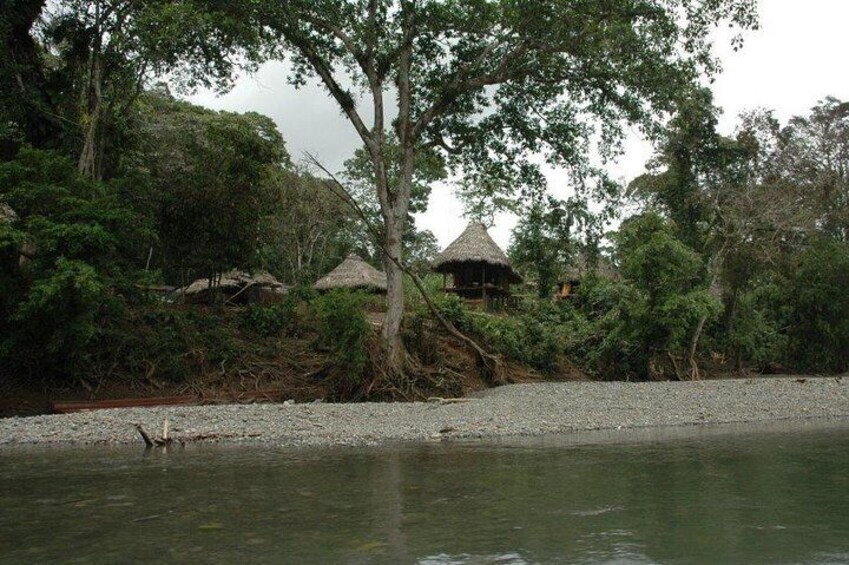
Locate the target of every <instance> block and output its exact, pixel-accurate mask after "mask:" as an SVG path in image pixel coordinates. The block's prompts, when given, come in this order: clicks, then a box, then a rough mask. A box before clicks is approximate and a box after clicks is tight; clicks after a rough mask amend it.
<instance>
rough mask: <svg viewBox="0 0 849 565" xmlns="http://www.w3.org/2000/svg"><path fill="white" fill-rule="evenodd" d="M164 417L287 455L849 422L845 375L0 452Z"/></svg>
mask: <svg viewBox="0 0 849 565" xmlns="http://www.w3.org/2000/svg"><path fill="white" fill-rule="evenodd" d="M166 417H167V419H168V422H169V427H170V432H171V435H172V437H173V438H174V439H175V440H180V439H188V440H190V441H201V442H218V443H244V442H253V443H261V444H265V445H273V446H281V447H300V446H321V447H332V446H373V445H382V444H390V443H398V442H411V441H439V440H452V439H455V440H456V439H461V440H462V439H478V438H479V439H498V438H510V437H531V436H542V435H548V434H568V433H571V432H579V431H589V430H620V429H631V428H659V427H668V426H694V425H704V424H731V423H738V424H739V423H767V422H779V421H786V420H809V419H814V418H816V419H835V420H849V377H846V378H842V377H831V376H830V377H810V376H792V377H764V378H751V379H730V380H708V381H694V382H693V381H691V382H651V383H622V382H566V383H533V384H517V385H507V386H503V387H499V388H495V389H491V390H488V391H485V392H483V393H479V394H478V395H476V396H475V397H471V398H468V399H462V401H458V402H446V401H434V402H413V403H361V404H330V403H310V404H288V403H283V404H249V405H209V406H169V407H161V408H125V409H114V410H98V411H92V412H80V413H76V414H65V415H49V416H32V417H24V418H20V417H18V418H6V419H0V447H3V446H22V445H50V444H54V445H73V444H131V443H138V444H140V445H142V440H141V438H140V437H139V435H138V432H137V431H136V429H135V424H136V423H140V424H142V425H144V427H145V428H147V430H149V431H150V432H152V433H153V432H156V431H157V430H159V429H160V427H161V425H162V421H163V420H164V419H165V418H166Z"/></svg>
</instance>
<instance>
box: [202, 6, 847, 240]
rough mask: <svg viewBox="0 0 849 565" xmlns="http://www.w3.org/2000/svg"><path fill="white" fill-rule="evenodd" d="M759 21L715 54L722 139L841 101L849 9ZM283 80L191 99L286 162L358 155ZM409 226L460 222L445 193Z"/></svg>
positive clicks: (783, 11)
mask: <svg viewBox="0 0 849 565" xmlns="http://www.w3.org/2000/svg"><path fill="white" fill-rule="evenodd" d="M760 15H761V22H760V24H761V25H760V29H759V30H758V31H755V32H750V33H748V34H747V35H746V43H745V46H744V47H743V50H742V51H739V52H736V53H735V52H734V51H733V50H732V49H731V47H730V44H729V43H728V41H727V40H720V41H719V42H718V43H717V45H716V53H717V54H718V55H719V56H720V58H721V60H722V63H723V68H724V70H723V72H722V74H720V75H719V76H718V77H716V81H715V82H714V84H713V90H714V96H715V103H716V104H717V105H718V106H719V107H721V108H723V109H724V115H723V117H722V119H721V120H720V130H721V131H722V132H723V133H726V134H731V133H732V132H733V130H734V126H735V123H736V117H737V116H738V115H739V114H740V113H741V112H742V111H745V110H749V109H752V108H756V107H767V108H772V109H774V110H775V111H776V115H777V117H778V118H779V119H780V120H782V122H783V121H785V120H786V119H787V118H789V117H790V116H793V115H797V114H803V113H806V112H807V110H808V109H810V108H811V107H812V106H813V105H814V104H815V103H816V102H817V101H818V100H820V99H822V98H824V97H826V96H829V95H831V96H835V97H837V98H840V99H843V100H847V99H849V72H846V68H847V67H846V62H845V61H846V56H847V54H849V33H847V32H846V25H847V22H849V0H805V1H804V2H802V1H799V0H761V2H760ZM719 35H724V34H719ZM285 73H286V67H285V66H284V65H283V64H281V63H276V62H275V63H268V64H266V65H264V66H263V67H262V68H261V69H260V70H259V71H258V72H257V73H256V74H254V75H251V76H245V77H242V78H240V79H239V80H238V82H237V84H236V86H235V88H234V89H233V90H232V91H231V92H229V93H227V94H226V95H224V96H220V97H217V96H215V95H214V94H213V93H211V92H200V93H198V94H197V95H195V96H192V97H191V98H190V100H191V101H192V102H194V103H196V104H202V105H204V106H208V107H210V108H215V109H221V110H230V111H239V112H246V111H255V112H259V113H261V114H265V115H268V116H270V117H271V118H273V119H274V120H275V121H276V122H277V125H278V127H279V128H280V131H281V132H282V134H283V137H284V139H286V142H287V146H288V149H289V153H290V154H291V155H292V157H293V159H295V160H299V159H301V158H302V157H303V155H304V153H305V152H310V153H313V154H315V155H316V156H317V157H318V158H319V159H320V160H321V161H322V162H324V163H325V164H326V165H327V166H328V168H330V169H331V170H334V169H335V170H338V169H340V168H341V166H342V162H343V161H344V160H345V159H346V158H348V157H349V156H350V155H351V154H352V153H353V151H354V150H355V149H356V148H357V147H359V146H360V141H359V138H358V137H357V134H356V132H355V131H354V129H353V126H351V125H350V124H349V123H348V121H347V120H346V119H345V118H344V117H343V116H342V115H341V114H340V112H339V110H338V109H337V107H336V105H335V103H334V102H333V101H332V100H331V99H330V98H329V97H328V96H327V95H326V94H325V93H324V91H322V90H321V89H320V88H319V87H317V86H314V85H310V86H308V87H306V88H304V89H301V90H295V89H294V88H293V87H291V86H290V85H288V84H287V83H286V74H285ZM651 155H652V148H651V146H650V145H649V144H648V143H647V142H645V141H644V140H641V139H640V138H639V136H638V135H636V134H632V135H631V136H630V137H629V139H628V140H627V142H626V145H625V153H624V155H623V156H622V158H621V159H620V160H619V161H618V163H616V164H613V165H612V166H611V172H612V173H613V175H614V177H615V178H620V179H623V180H625V181H630V180H631V179H633V178H634V177H635V176H637V175H639V174H641V173H642V172H643V171H644V169H643V165H644V163H645V162H646V160H647V159H648V158H649V157H651ZM564 177H565V175H561V174H558V173H557V172H556V171H555V172H554V173H553V174H552V175H551V179H552V180H553V181H554V182H553V184H554V185H555V187H554V188H555V190H557V188H558V187H557V186H556V185H557V181H558V179H560V178H564ZM562 190H563V187H560V190H559V191H562ZM559 191H558V192H559ZM416 224H417V225H418V226H419V227H420V228H423V229H429V230H431V231H432V232H433V233H434V235H435V236H436V237H437V239H438V240H439V243H440V245H441V246H443V247H444V246H445V245H447V244H448V243H450V242H451V241H452V240H453V239H454V238H455V237H457V236H458V235H459V234H460V232H461V231H462V230H463V228H464V227H465V224H466V221H465V220H464V219H463V218H462V209H461V206H460V204H459V203H458V202H457V201H456V199H455V198H454V197H453V195H452V188H451V187H450V186H447V185H441V186H437V187H435V188H434V190H433V193H432V195H431V200H430V206H429V209H428V211H427V212H426V213H424V214H421V215H420V216H419V217H417V218H416ZM514 224H515V218H511V217H508V216H502V217H499V218H498V219H497V221H496V225H495V226H494V227H493V228H492V229H491V230H490V233H491V234H492V236H493V238H494V239H495V240H496V241H497V242H498V243H499V244H500V245H501V246H502V247H504V248H506V247H507V244H508V242H509V239H510V230H511V229H512V228H513V226H514Z"/></svg>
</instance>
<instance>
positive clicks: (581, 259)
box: [557, 253, 619, 299]
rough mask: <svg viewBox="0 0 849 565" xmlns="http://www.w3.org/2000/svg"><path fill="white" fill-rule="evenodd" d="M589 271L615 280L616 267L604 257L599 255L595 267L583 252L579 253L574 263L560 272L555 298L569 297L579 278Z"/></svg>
mask: <svg viewBox="0 0 849 565" xmlns="http://www.w3.org/2000/svg"><path fill="white" fill-rule="evenodd" d="M590 272H593V273H595V275H596V276H599V277H601V278H605V279H608V280H617V279H618V277H619V275H618V273H617V272H616V268H615V267H614V266H613V265H612V264H611V263H610V261H609V260H607V259H605V258H604V257H599V258H598V260H597V261H596V265H595V267H593V266H591V265H590V264H589V262H588V261H587V258H586V256H584V254H582V253H581V254H579V255H578V257H577V258H576V259H575V263H574V264H573V265H572V266H571V267H570V268H568V269H566V270H564V271H563V272H562V273H561V276H560V280H559V281H558V283H557V298H561V299H562V298H569V297H571V296H573V295H574V293H575V291H576V290H577V288H578V287H579V286H580V284H581V280H582V279H583V278H584V277H585V276H586V275H587V274H588V273H590Z"/></svg>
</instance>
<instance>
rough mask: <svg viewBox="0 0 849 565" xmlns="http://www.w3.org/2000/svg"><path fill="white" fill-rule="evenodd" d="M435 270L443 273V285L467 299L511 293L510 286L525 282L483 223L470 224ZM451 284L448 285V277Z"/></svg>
mask: <svg viewBox="0 0 849 565" xmlns="http://www.w3.org/2000/svg"><path fill="white" fill-rule="evenodd" d="M433 268H434V270H435V271H436V272H438V273H442V274H443V288H444V289H445V291H446V292H453V293H455V294H457V295H458V296H461V297H463V298H465V299H467V300H481V301H483V302H484V303H487V301H488V300H490V299H496V300H497V299H499V298H502V297H507V296H510V285H511V284H516V283H520V282H522V277H521V276H519V274H518V273H517V272H516V271H514V270H513V266H512V265H511V264H510V260H509V259H508V258H507V255H506V254H505V253H504V251H502V250H501V248H500V247H498V245H497V244H496V243H495V241H493V240H492V238H491V237H490V235H489V234H488V233H487V231H486V228H485V227H484V226H483V224H479V223H471V224H469V225H468V227H466V230H465V231H464V232H463V233H462V234H460V237H458V238H457V239H455V240H454V241H453V242H452V243H451V244H450V245H449V246H448V247H446V248H445V250H444V251H443V252H442V253H440V254H439V255H438V256H437V257H436V259H435V260H434V261H433ZM449 275H450V276H451V286H448V276H449Z"/></svg>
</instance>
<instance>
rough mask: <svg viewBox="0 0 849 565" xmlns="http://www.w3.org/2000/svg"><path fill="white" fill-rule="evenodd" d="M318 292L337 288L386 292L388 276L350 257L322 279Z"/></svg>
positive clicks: (358, 259)
mask: <svg viewBox="0 0 849 565" xmlns="http://www.w3.org/2000/svg"><path fill="white" fill-rule="evenodd" d="M313 286H314V287H315V289H316V290H332V289H335V288H351V289H357V288H359V289H365V290H373V291H376V292H386V274H384V273H382V272H380V271H378V270H377V269H375V268H374V267H372V266H371V265H369V264H368V263H366V262H365V261H363V260H362V258H360V257H359V256H357V255H355V254H353V253H352V254H351V255H348V256H347V257H346V258H345V260H344V261H342V262H341V263H340V264H339V266H338V267H336V268H335V269H333V270H332V271H330V272H329V273H327V275H325V276H324V277H322V278H320V279H319V280H318V281H317V282H316V283H315V285H313Z"/></svg>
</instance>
